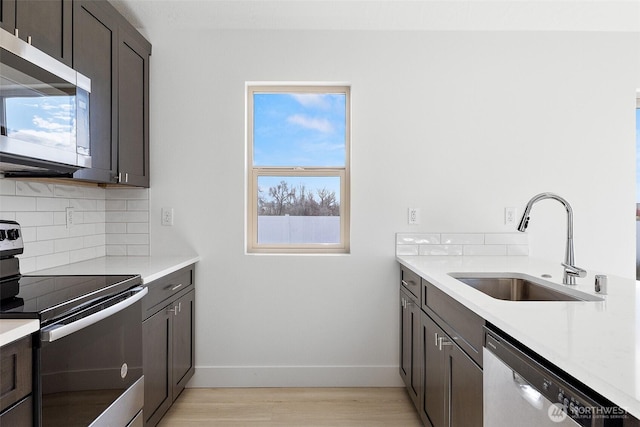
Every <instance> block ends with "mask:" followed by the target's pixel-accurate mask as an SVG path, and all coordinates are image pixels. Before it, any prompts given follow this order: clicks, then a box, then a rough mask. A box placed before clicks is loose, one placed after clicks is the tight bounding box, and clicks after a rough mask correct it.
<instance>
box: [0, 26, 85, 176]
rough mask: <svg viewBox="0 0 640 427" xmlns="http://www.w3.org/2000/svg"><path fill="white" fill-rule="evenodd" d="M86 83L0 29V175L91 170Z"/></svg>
mask: <svg viewBox="0 0 640 427" xmlns="http://www.w3.org/2000/svg"><path fill="white" fill-rule="evenodd" d="M90 92H91V80H90V79H89V78H87V77H85V76H83V75H82V74H80V73H78V72H76V71H75V70H73V69H72V68H70V67H68V66H66V65H65V64H63V63H61V62H59V61H57V60H56V59H54V58H52V57H51V56H49V55H47V54H46V53H44V52H42V51H40V50H39V49H37V48H35V47H33V46H31V45H30V44H29V43H27V42H25V41H23V40H21V39H19V38H18V37H16V36H14V35H13V34H11V33H9V32H8V31H5V30H2V29H0V172H3V173H4V174H5V176H21V175H28V176H34V175H42V176H60V175H71V174H72V173H73V172H75V171H76V170H78V169H80V168H86V167H91V152H90V141H89V138H90V136H89V135H90V133H89V118H90V116H89V96H90Z"/></svg>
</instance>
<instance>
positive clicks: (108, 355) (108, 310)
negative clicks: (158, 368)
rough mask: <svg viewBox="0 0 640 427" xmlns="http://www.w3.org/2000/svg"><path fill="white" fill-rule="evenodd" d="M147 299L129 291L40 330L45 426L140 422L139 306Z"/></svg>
mask: <svg viewBox="0 0 640 427" xmlns="http://www.w3.org/2000/svg"><path fill="white" fill-rule="evenodd" d="M146 293H147V288H142V287H136V288H133V289H130V290H128V291H126V292H124V293H122V294H119V295H116V296H114V297H111V298H109V299H107V300H106V301H100V302H99V303H96V304H92V305H90V306H89V307H87V308H85V309H84V310H82V311H81V312H79V313H74V314H73V315H70V316H67V317H66V318H63V319H60V320H59V321H57V322H55V323H53V324H50V325H46V326H45V327H44V328H43V329H42V330H41V337H42V346H41V349H40V367H41V368H40V369H41V381H42V384H41V388H40V393H39V397H40V398H41V401H40V404H39V405H37V407H39V408H41V417H42V426H44V427H58V426H59V427H62V426H64V427H75V426H78V427H79V426H82V427H86V426H102V425H109V426H114V427H116V426H117V427H119V426H123V427H124V426H127V425H129V424H130V423H131V422H132V421H135V420H134V418H136V416H137V415H139V413H140V411H141V410H142V406H143V402H144V379H143V376H142V321H141V310H142V305H141V304H142V303H141V301H140V300H141V299H142V297H143V296H144V295H145V294H146ZM36 416H38V414H36ZM141 418H142V417H139V418H138V419H141Z"/></svg>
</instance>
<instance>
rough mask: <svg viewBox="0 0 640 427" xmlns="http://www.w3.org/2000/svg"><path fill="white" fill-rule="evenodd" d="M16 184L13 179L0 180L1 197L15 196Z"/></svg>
mask: <svg viewBox="0 0 640 427" xmlns="http://www.w3.org/2000/svg"><path fill="white" fill-rule="evenodd" d="M15 194H16V182H15V181H13V180H11V179H0V196H15Z"/></svg>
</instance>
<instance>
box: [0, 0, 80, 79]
mask: <svg viewBox="0 0 640 427" xmlns="http://www.w3.org/2000/svg"><path fill="white" fill-rule="evenodd" d="M0 26H1V27H2V28H4V29H5V30H7V31H9V32H11V33H15V30H16V29H17V30H18V37H20V38H21V39H23V40H25V41H29V40H30V41H31V44H32V45H33V46H35V47H37V48H38V49H40V50H41V51H43V52H45V53H47V54H48V55H50V56H52V57H54V58H56V59H57V60H59V61H61V62H62V63H64V64H66V65H68V66H70V67H71V66H72V64H73V2H72V0H0Z"/></svg>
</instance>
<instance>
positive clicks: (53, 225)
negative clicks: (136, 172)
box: [0, 179, 150, 273]
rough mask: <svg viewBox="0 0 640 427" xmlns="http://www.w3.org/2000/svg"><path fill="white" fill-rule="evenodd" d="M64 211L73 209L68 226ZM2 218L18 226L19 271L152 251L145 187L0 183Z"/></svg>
mask: <svg viewBox="0 0 640 427" xmlns="http://www.w3.org/2000/svg"><path fill="white" fill-rule="evenodd" d="M67 207H72V208H74V224H73V226H71V227H67V222H66V220H67V218H66V212H65V209H66V208H67ZM0 219H8V220H17V221H18V222H19V223H20V225H21V226H22V236H23V240H24V242H25V252H24V254H23V255H21V256H20V265H21V267H20V268H21V271H22V272H23V273H29V272H33V271H36V270H40V269H43V268H49V267H55V266H59V265H64V264H69V263H70V262H77V261H82V260H86V259H91V258H96V257H102V256H111V255H131V256H134V255H135V256H138V255H149V253H150V250H149V191H148V189H138V188H135V189H129V188H102V187H97V186H90V185H84V184H78V185H75V184H73V183H71V182H70V183H69V184H58V183H55V184H52V183H44V182H36V181H19V180H10V179H0ZM108 236H110V237H108ZM114 236H116V237H114ZM109 239H111V240H114V239H115V241H117V242H119V243H117V244H114V243H108V241H109Z"/></svg>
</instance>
